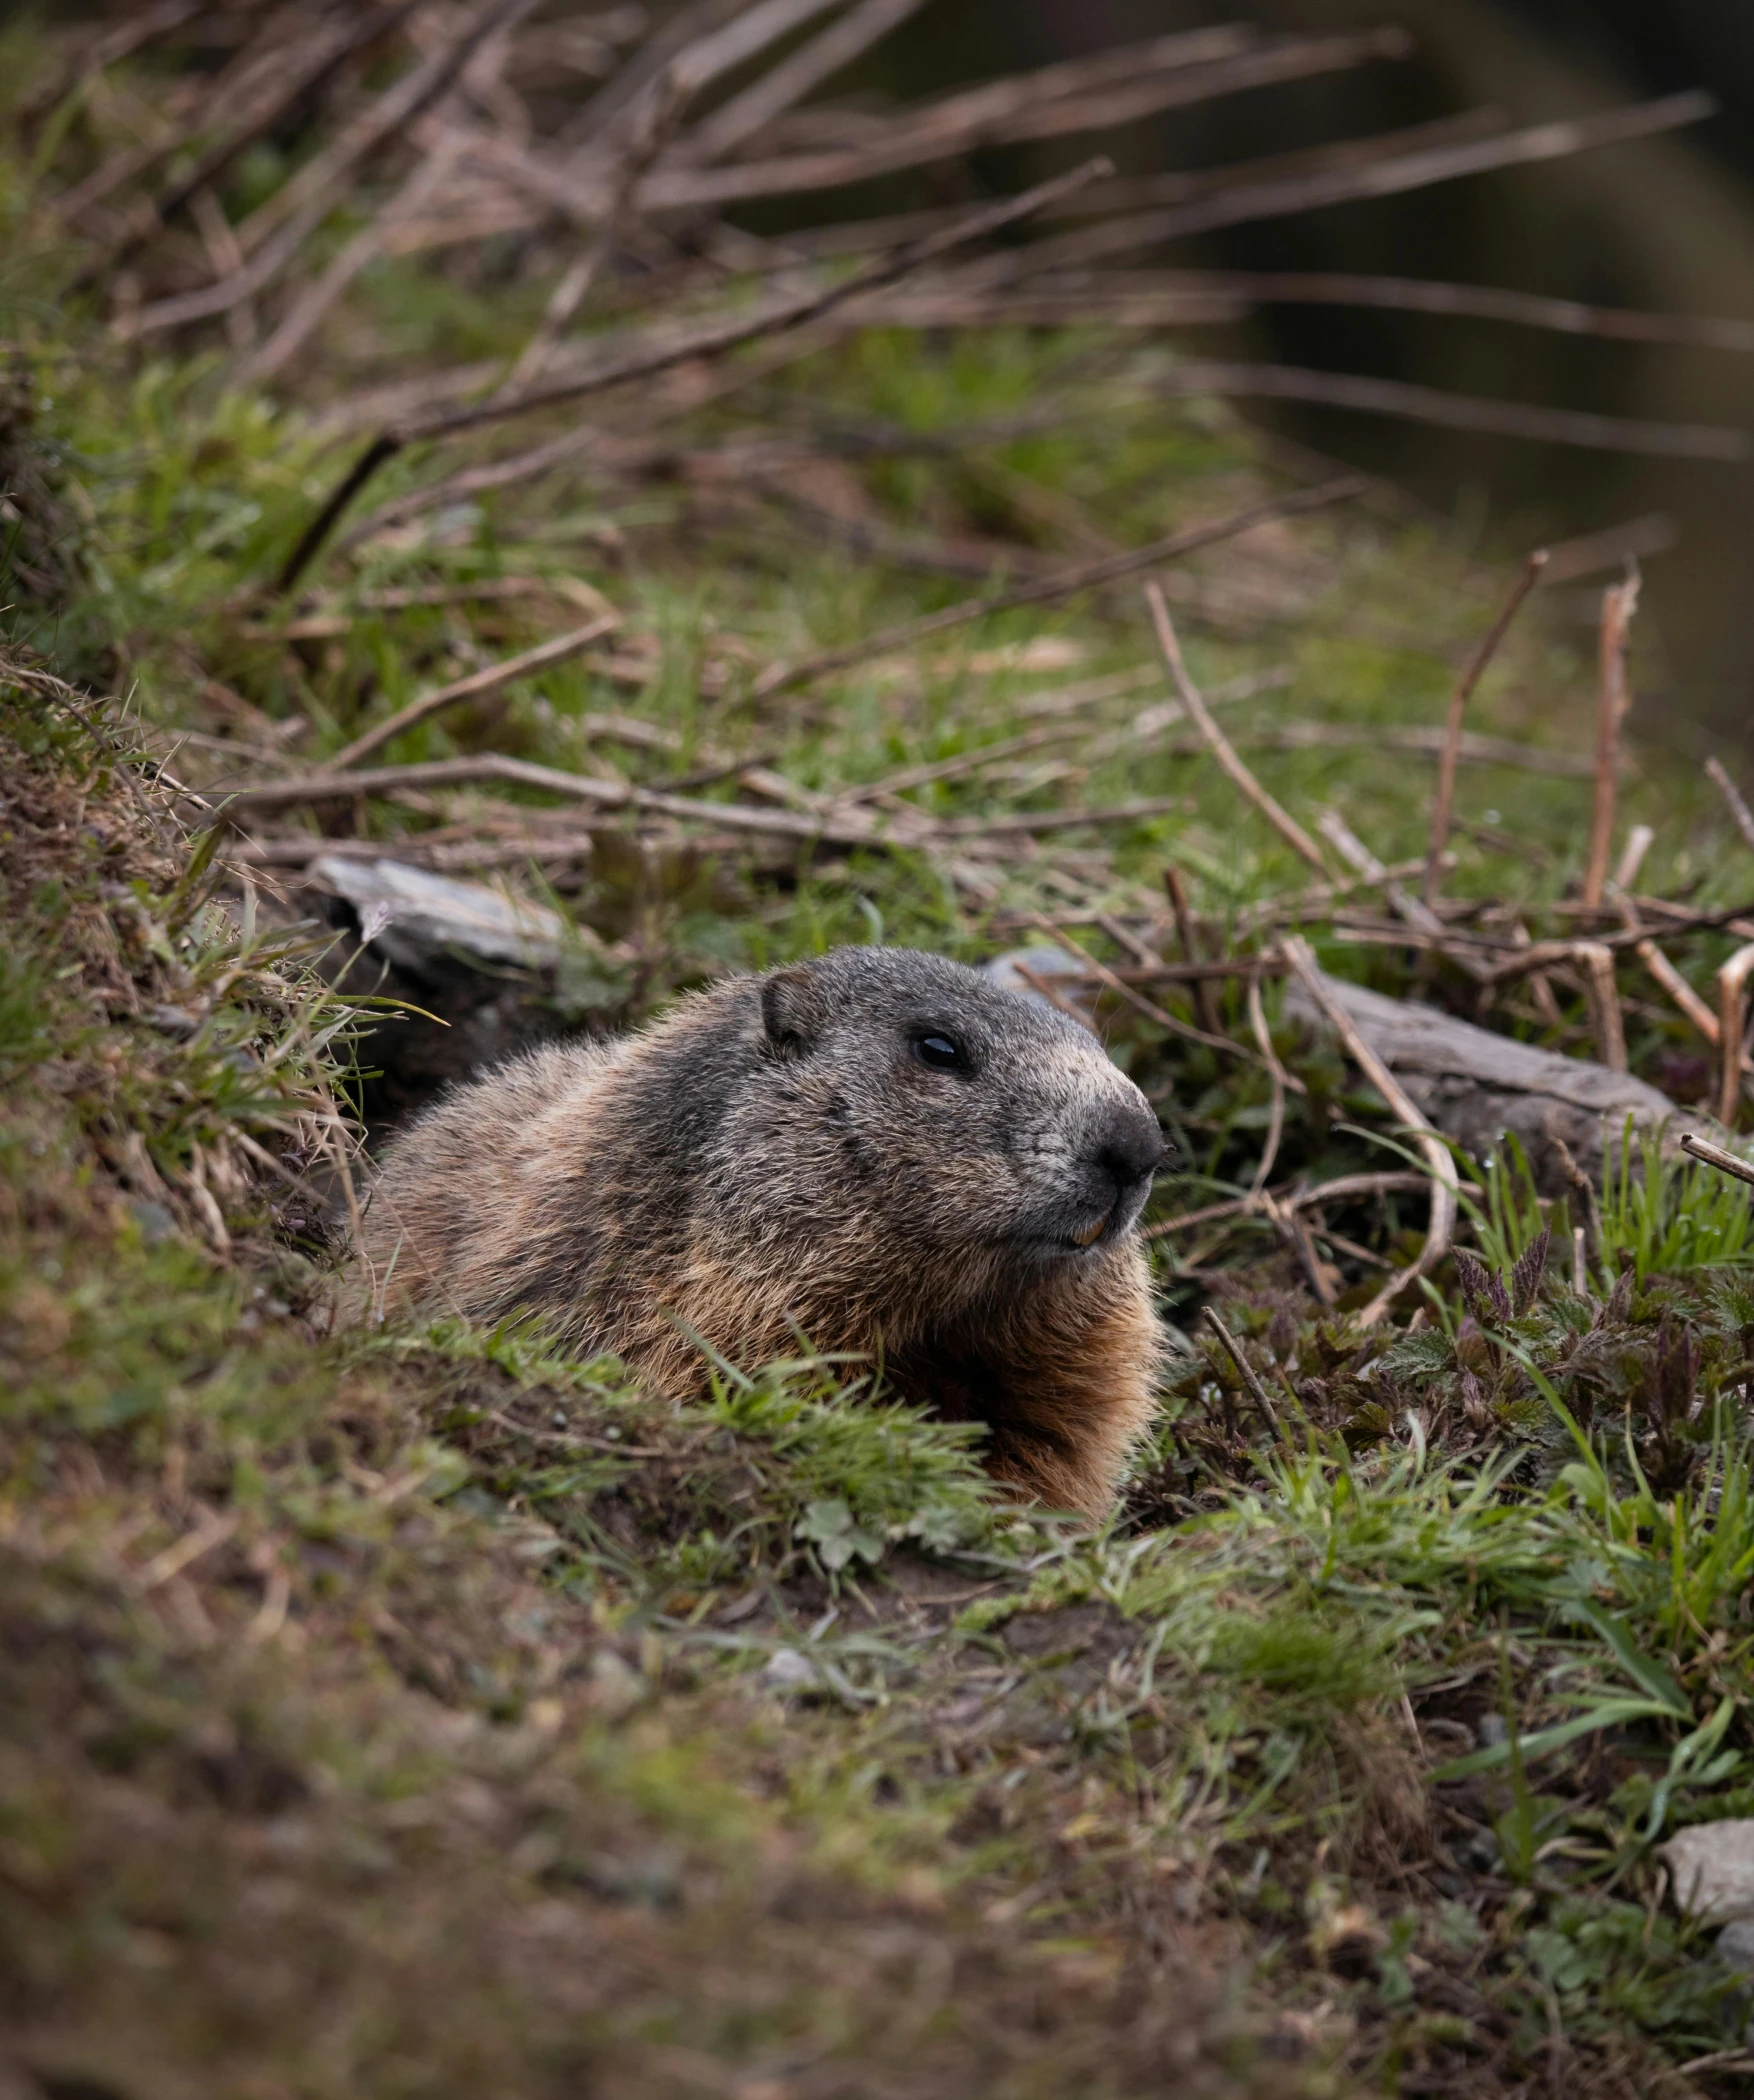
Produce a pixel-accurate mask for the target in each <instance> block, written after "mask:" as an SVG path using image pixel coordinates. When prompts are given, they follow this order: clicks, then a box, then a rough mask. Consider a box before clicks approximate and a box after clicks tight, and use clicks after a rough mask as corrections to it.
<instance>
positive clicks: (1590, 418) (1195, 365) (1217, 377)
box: [1155, 359, 1751, 463]
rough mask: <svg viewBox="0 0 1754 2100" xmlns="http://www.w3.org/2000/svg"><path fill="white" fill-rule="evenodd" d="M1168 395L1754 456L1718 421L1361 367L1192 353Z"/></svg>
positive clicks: (1638, 448) (1160, 384)
mask: <svg viewBox="0 0 1754 2100" xmlns="http://www.w3.org/2000/svg"><path fill="white" fill-rule="evenodd" d="M1155 391H1156V392H1157V393H1159V394H1164V395H1181V394H1218V395H1221V396H1223V397H1225V398H1226V399H1245V398H1249V397H1254V398H1258V399H1264V400H1271V401H1310V402H1314V403H1316V404H1317V405H1318V406H1321V407H1326V408H1344V409H1354V410H1357V411H1358V412H1359V413H1361V414H1363V415H1375V416H1395V417H1399V418H1401V419H1403V420H1405V421H1407V422H1412V423H1433V424H1436V425H1438V426H1439V427H1440V428H1442V429H1445V430H1472V431H1480V432H1484V433H1486V434H1487V435H1490V436H1495V437H1512V438H1526V439H1528V440H1530V441H1531V442H1532V443H1535V444H1544V445H1579V446H1583V447H1584V448H1586V449H1588V450H1597V451H1604V452H1633V453H1640V454H1643V455H1646V456H1648V457H1651V458H1657V459H1715V460H1723V461H1727V462H1731V463H1734V462H1737V461H1740V460H1745V459H1747V458H1748V456H1749V453H1750V449H1751V448H1750V443H1749V438H1748V433H1747V432H1746V431H1745V430H1737V429H1735V428H1733V427H1731V426H1729V425H1726V424H1716V423H1648V422H1643V421H1641V420H1639V419H1638V418H1636V417H1632V416H1598V415H1592V414H1589V413H1587V412H1586V411H1584V410H1582V409H1575V408H1539V407H1536V406H1535V405H1534V404H1533V403H1531V402H1527V401H1498V400H1490V399H1486V398H1483V397H1481V396H1479V395H1476V394H1449V393H1445V392H1443V390H1442V389H1441V388H1438V387H1430V386H1416V385H1413V384H1412V383H1410V382H1409V381H1406V380H1400V379H1370V378H1366V377H1364V376H1362V375H1361V374H1358V373H1354V372H1322V371H1313V370H1309V369H1307V368H1305V367H1302V366H1298V365H1253V364H1223V363H1218V362H1216V361H1214V362H1210V363H1208V362H1204V361H1202V360H1199V359H1190V360H1188V362H1187V363H1185V364H1181V365H1178V366H1177V367H1176V369H1175V370H1174V371H1173V372H1172V373H1170V374H1169V376H1168V377H1167V378H1164V379H1160V380H1158V381H1157V382H1155Z"/></svg>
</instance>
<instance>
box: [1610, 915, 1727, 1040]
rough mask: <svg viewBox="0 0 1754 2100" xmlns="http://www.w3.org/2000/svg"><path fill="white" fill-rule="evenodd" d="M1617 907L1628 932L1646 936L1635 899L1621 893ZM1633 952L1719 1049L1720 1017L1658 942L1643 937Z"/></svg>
mask: <svg viewBox="0 0 1754 2100" xmlns="http://www.w3.org/2000/svg"><path fill="white" fill-rule="evenodd" d="M1616 887H1618V885H1617V886H1616ZM1615 904H1616V906H1617V908H1618V910H1619V913H1620V920H1621V924H1622V925H1623V926H1624V927H1625V928H1626V930H1627V931H1628V932H1629V933H1638V934H1640V935H1643V933H1644V928H1643V927H1642V926H1641V925H1640V923H1639V917H1638V907H1637V906H1636V905H1635V904H1634V903H1633V901H1632V899H1631V898H1630V897H1628V896H1626V895H1625V894H1624V893H1623V892H1622V893H1621V894H1620V895H1618V896H1617V897H1616V898H1615ZM1632 952H1633V954H1634V955H1636V956H1637V957H1638V959H1639V961H1640V962H1641V963H1643V965H1644V967H1645V969H1646V970H1647V971H1648V972H1649V973H1650V975H1651V976H1652V977H1653V978H1654V979H1655V980H1656V982H1657V983H1658V984H1659V985H1661V986H1662V988H1663V990H1664V991H1665V992H1667V994H1668V995H1669V997H1670V998H1671V999H1672V1000H1673V1001H1674V1003H1675V1004H1676V1006H1678V1007H1679V1008H1680V1010H1681V1011H1682V1013H1684V1014H1685V1015H1686V1016H1687V1018H1688V1020H1689V1021H1691V1022H1692V1023H1693V1025H1694V1027H1695V1028H1697V1029H1698V1030H1699V1033H1700V1034H1701V1035H1702V1036H1704V1038H1705V1040H1706V1041H1707V1042H1708V1043H1709V1044H1710V1045H1711V1047H1712V1048H1713V1049H1714V1050H1715V1049H1716V1048H1717V1047H1718V1025H1717V1015H1716V1014H1714V1013H1713V1012H1712V1010H1711V1008H1710V1007H1709V1006H1707V1005H1706V1003H1705V1001H1704V1000H1703V999H1702V998H1700V996H1699V994H1698V993H1697V992H1696V991H1695V990H1694V989H1693V987H1692V986H1691V985H1690V984H1689V983H1688V982H1687V980H1686V978H1685V977H1683V976H1682V975H1681V973H1680V971H1679V970H1677V969H1676V967H1675V965H1674V964H1673V963H1672V962H1670V960H1669V958H1668V957H1667V956H1666V955H1665V954H1664V953H1663V951H1662V950H1661V949H1660V948H1659V947H1658V946H1657V944H1656V942H1655V941H1654V940H1651V939H1649V938H1648V937H1646V938H1642V939H1640V940H1639V942H1638V943H1637V945H1636V946H1635V947H1634V949H1633V951H1632Z"/></svg>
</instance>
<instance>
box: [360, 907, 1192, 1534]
mask: <svg viewBox="0 0 1754 2100" xmlns="http://www.w3.org/2000/svg"><path fill="white" fill-rule="evenodd" d="M1163 1151H1164V1146H1163V1139H1162V1135H1161V1133H1160V1131H1159V1129H1158V1125H1157V1119H1156V1117H1155V1116H1154V1115H1153V1114H1152V1112H1151V1109H1150V1107H1149V1105H1148V1104H1147V1103H1146V1101H1145V1098H1144V1096H1143V1095H1142V1094H1141V1093H1140V1092H1139V1090H1138V1088H1137V1087H1135V1086H1134V1085H1133V1083H1132V1082H1131V1080H1129V1079H1127V1078H1126V1077H1125V1076H1124V1074H1122V1073H1121V1072H1120V1071H1118V1070H1117V1069H1116V1068H1115V1066H1114V1065H1113V1064H1111V1063H1110V1062H1109V1060H1108V1058H1107V1057H1106V1056H1105V1055H1104V1053H1103V1051H1102V1049H1101V1047H1100V1045H1099V1044H1098V1043H1097V1042H1096V1041H1095V1039H1094V1038H1093V1037H1092V1036H1090V1035H1089V1034H1088V1033H1087V1032H1086V1031H1085V1030H1084V1029H1082V1028H1080V1027H1079V1026H1078V1025H1077V1023H1076V1022H1074V1021H1072V1020H1070V1019H1068V1018H1066V1017H1065V1016H1063V1015H1060V1014H1058V1013H1055V1012H1054V1011H1053V1010H1052V1009H1051V1008H1048V1007H1046V1006H1044V1005H1042V1004H1040V1003H1039V1002H1037V1001H1034V1000H1030V999H1026V998H1024V997H1022V996H1020V995H1019V994H1017V993H1015V992H1009V991H1005V990H1001V989H1000V988H999V987H997V986H995V985H994V984H992V983H990V982H989V981H988V980H987V979H986V978H984V977H982V976H980V975H979V974H978V973H977V972H975V971H973V970H970V969H967V968H965V967H964V966H963V965H961V964H959V963H952V962H949V961H947V960H945V959H944V958H943V957H941V956H935V955H930V954H926V953H923V952H918V951H914V950H909V949H893V948H842V949H836V950H834V951H833V952H832V953H830V954H828V955H824V956H822V957H820V958H818V959H817V960H816V961H814V962H810V963H807V964H800V965H796V966H793V967H791V968H787V969H782V970H775V971H770V972H769V973H768V974H767V975H765V976H762V977H753V978H737V979H732V980H729V981H728V982H726V983H723V984H720V985H717V986H715V987H714V988H712V989H711V990H709V991H706V992H702V993H697V994H695V995H693V996H692V997H690V998H688V999H685V1000H684V1001H682V1002H681V1003H680V1004H679V1005H678V1006H677V1007H676V1008H675V1010H674V1011H673V1012H672V1013H671V1014H670V1015H669V1016H668V1017H667V1018H665V1019H664V1020H662V1021H660V1022H659V1023H657V1024H656V1025H655V1026H654V1027H652V1028H650V1029H648V1030H647V1031H645V1032H644V1033H643V1034H641V1035H637V1036H633V1037H629V1038H627V1039H625V1040H623V1041H621V1042H619V1043H616V1044H612V1045H609V1046H602V1045H589V1046H581V1047H578V1048H554V1047H550V1048H546V1049H543V1050H538V1051H536V1052H533V1053H532V1054H530V1055H529V1056H527V1057H524V1058H522V1059H519V1060H518V1061H516V1062H514V1063H512V1064H510V1065H507V1066H506V1067H504V1068H503V1069H502V1070H500V1071H498V1072H495V1073H492V1074H489V1075H488V1076H487V1077H486V1078H483V1079H480V1080H477V1081H474V1082H473V1083H471V1084H469V1085H467V1086H464V1087H461V1088H459V1089H458V1090H456V1091H455V1092H453V1093H452V1094H450V1095H449V1096H448V1097H446V1099H444V1100H443V1101H442V1102H440V1103H439V1105H438V1106H437V1107H436V1108H435V1109H433V1110H432V1111H430V1112H429V1113H428V1114H427V1115H426V1116H425V1117H424V1118H423V1119H422V1120H421V1121H420V1122H418V1123H416V1124H415V1125H414V1126H413V1127H412V1128H411V1129H410V1130H409V1131H408V1132H407V1133H406V1134H405V1135H404V1136H402V1137H401V1138H400V1139H398V1140H397V1141H396V1142H395V1143H394V1144H393V1145H392V1147H391V1148H390V1151H389V1153H388V1155H387V1157H386V1159H385V1161H384V1170H383V1177H382V1181H381V1184H380V1186H379V1188H378V1190H377V1193H376V1195H375V1196H374V1198H373V1201H372V1205H371V1210H370V1215H369V1220H368V1226H367V1234H366V1253H367V1256H368V1259H369V1260H370V1262H371V1264H372V1266H373V1269H374V1272H375V1274H376V1276H377V1278H378V1280H379V1282H380V1284H381V1283H382V1282H383V1280H384V1279H385V1278H386V1277H388V1278H389V1279H390V1285H391V1289H392V1290H394V1291H396V1292H398V1293H399V1294H402V1295H405V1296H413V1297H417V1298H421V1299H424V1300H427V1301H428V1302H430V1303H432V1304H434V1305H436V1306H442V1307H447V1308H449V1309H452V1310H455V1311H459V1312H463V1313H466V1314H468V1315H470V1316H472V1317H474V1318H477V1319H484V1320H493V1319H498V1318H502V1317H504V1316H505V1315H506V1314H508V1313H511V1312H513V1311H516V1310H518V1309H520V1308H528V1309H533V1310H536V1311H539V1312H541V1313H542V1314H544V1315H545V1316H546V1317H547V1318H548V1319H549V1320H550V1321H551V1322H552V1323H553V1324H554V1325H555V1326H556V1327H557V1328H558V1329H559V1330H560V1332H561V1333H562V1334H564V1335H565V1336H566V1337H567V1339H568V1340H569V1341H570V1342H571V1343H573V1344H574V1345H575V1346H577V1347H580V1348H583V1349H588V1350H592V1351H597V1350H602V1351H612V1352H614V1353H616V1354H618V1355H620V1356H622V1357H624V1358H625V1359H626V1360H627V1361H628V1362H629V1363H630V1364H632V1365H634V1366H635V1367H636V1368H637V1369H638V1370H640V1372H641V1373H642V1374H643V1375H644V1376H645V1377H646V1378H647V1379H648V1381H650V1382H652V1383H655V1384H657V1385H658V1386H660V1387H661V1388H663V1389H665V1390H668V1391H672V1392H676V1393H679V1394H685V1393H687V1392H689V1391H690V1390H699V1389H700V1387H701V1385H702V1383H703V1381H704V1376H705V1369H706V1367H705V1362H704V1359H703V1356H702V1352H701V1350H700V1347H699V1343H700V1342H702V1341H704V1342H706V1343H707V1344H709V1345H710V1346H711V1348H713V1349H714V1350H717V1351H718V1352H720V1353H721V1354H722V1355H724V1356H726V1357H728V1358H730V1359H731V1360H732V1361H734V1362H738V1363H741V1364H746V1365H753V1364H757V1363H760V1362H762V1361H766V1360H771V1359H773V1358H776V1357H780V1356H788V1355H795V1354H796V1353H797V1350H798V1347H799V1337H800V1335H802V1336H804V1337H805V1338H807V1340H808V1342H809V1343H810V1344H811V1345H812V1346H813V1347H814V1348H815V1349H817V1350H819V1351H820V1352H822V1353H823V1354H825V1355H827V1354H844V1353H851V1354H856V1355H863V1356H869V1357H874V1358H876V1357H880V1358H881V1361H882V1364H883V1368H884V1375H885V1379H886V1382H887V1383H888V1385H889V1387H890V1388H891V1390H893V1391H896V1392H898V1393H899V1394H900V1395H901V1396H902V1397H904V1398H907V1399H910V1400H914V1401H918V1402H922V1403H924V1404H927V1405H929V1406H930V1407H932V1408H933V1409H934V1410H935V1411H936V1412H937V1413H939V1414H940V1415H943V1416H945V1417H948V1418H950V1419H954V1420H976V1421H980V1422H983V1423H985V1424H986V1425H987V1428H988V1431H989V1439H988V1444H987V1447H986V1457H987V1461H988V1464H989V1466H990V1468H991V1470H992V1471H993V1472H994V1473H996V1474H997V1475H999V1476H1000V1477H1001V1478H1004V1479H1006V1480H1009V1481H1012V1482H1014V1483H1015V1484H1017V1485H1018V1486H1020V1487H1022V1488H1024V1489H1026V1490H1028V1491H1031V1492H1033V1493H1036V1494H1038V1495H1040V1496H1041V1497H1042V1499H1043V1500H1044V1501H1047V1502H1049V1503H1051V1504H1053V1505H1055V1506H1057V1507H1061V1508H1076V1509H1081V1510H1085V1511H1088V1512H1091V1513H1093V1514H1094V1513H1097V1512H1099V1511H1100V1510H1102V1509H1103V1508H1104V1507H1106V1505H1107V1503H1108V1501H1109V1499H1110V1497H1111V1496H1112V1493H1113V1488H1114V1483H1115V1478H1116V1475H1117V1473H1118V1470H1119V1468H1120V1465H1121V1462H1122V1460H1123V1459H1124V1457H1125V1454H1126V1451H1127V1448H1128V1446H1129V1445H1130V1443H1131V1442H1132V1441H1133V1439H1134V1438H1135V1437H1136V1436H1137V1435H1138V1434H1139V1432H1140V1430H1141V1429H1142V1428H1143V1426H1144V1424H1145V1422H1146V1421H1147V1419H1148V1417H1149V1414H1150V1408H1151V1397H1150V1396H1151V1383H1152V1373H1153V1370H1154V1365H1155V1356H1156V1328H1155V1322H1154V1320H1153V1317H1152V1312H1151V1302H1150V1291H1149V1282H1148V1272H1147V1269H1146V1264H1145V1260H1144V1256H1143V1254H1142V1252H1141V1250H1140V1247H1139V1243H1138V1238H1137V1235H1136V1232H1135V1230H1134V1228H1135V1226H1136V1225H1137V1222H1138V1217H1139V1213H1140V1210H1141V1209H1142V1208H1143V1206H1144V1203H1145V1199H1146V1196H1147V1194H1148V1193H1149V1190H1150V1186H1151V1178H1152V1175H1153V1173H1154V1172H1155V1171H1156V1169H1157V1167H1158V1165H1159V1163H1160V1162H1161V1160H1162V1157H1163Z"/></svg>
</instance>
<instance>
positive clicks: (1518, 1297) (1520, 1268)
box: [1510, 1225, 1553, 1320]
mask: <svg viewBox="0 0 1754 2100" xmlns="http://www.w3.org/2000/svg"><path fill="white" fill-rule="evenodd" d="M1552 1244H1553V1228H1552V1226H1551V1225H1543V1226H1542V1227H1541V1230H1540V1232H1539V1233H1538V1234H1537V1235H1536V1237H1535V1238H1534V1239H1532V1240H1531V1241H1530V1242H1529V1244H1528V1245H1527V1246H1526V1247H1525V1248H1524V1249H1523V1251H1522V1255H1521V1257H1520V1258H1519V1260H1518V1262H1517V1265H1516V1267H1515V1268H1514V1269H1512V1270H1511V1272H1510V1297H1511V1304H1512V1306H1513V1307H1514V1308H1515V1311H1516V1316H1517V1318H1518V1319H1519V1320H1520V1319H1521V1318H1522V1316H1523V1314H1524V1313H1526V1312H1527V1311H1528V1309H1529V1308H1530V1306H1532V1305H1533V1304H1534V1302H1535V1299H1536V1298H1537V1297H1538V1296H1539V1294H1540V1289H1541V1282H1542V1279H1543V1278H1544V1277H1545V1275H1546V1273H1547V1254H1548V1250H1549V1249H1550V1248H1551V1246H1552Z"/></svg>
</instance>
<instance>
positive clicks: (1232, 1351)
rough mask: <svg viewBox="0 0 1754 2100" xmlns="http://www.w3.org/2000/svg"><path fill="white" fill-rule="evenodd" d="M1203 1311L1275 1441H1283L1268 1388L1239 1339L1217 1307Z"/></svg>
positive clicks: (1209, 1306) (1206, 1307) (1210, 1307)
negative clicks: (1243, 1350) (1219, 1313)
mask: <svg viewBox="0 0 1754 2100" xmlns="http://www.w3.org/2000/svg"><path fill="white" fill-rule="evenodd" d="M1201 1310H1202V1311H1203V1312H1204V1313H1205V1316H1206V1320H1207V1324H1208V1325H1209V1326H1210V1327H1211V1329H1212V1332H1213V1333H1214V1334H1215V1335H1216V1336H1217V1337H1218V1339H1219V1341H1220V1342H1221V1343H1222V1344H1223V1347H1224V1353H1225V1355H1226V1356H1228V1357H1229V1358H1230V1360H1231V1362H1232V1363H1233V1364H1235V1366H1236V1370H1237V1376H1238V1377H1239V1378H1241V1380H1242V1382H1243V1384H1244V1386H1245V1387H1246V1388H1247V1389H1248V1393H1249V1396H1250V1398H1251V1399H1252V1400H1253V1401H1254V1403H1255V1405H1256V1406H1257V1407H1258V1408H1259V1409H1260V1411H1261V1414H1262V1416H1263V1418H1264V1419H1265V1421H1266V1424H1267V1427H1268V1428H1269V1429H1270V1430H1271V1431H1272V1432H1273V1436H1274V1440H1275V1441H1280V1440H1282V1439H1281V1431H1280V1428H1279V1417H1278V1415H1277V1413H1276V1412H1275V1411H1274V1407H1273V1403H1272V1401H1271V1400H1269V1399H1268V1398H1267V1388H1266V1387H1265V1386H1264V1385H1263V1384H1262V1383H1261V1381H1260V1380H1259V1378H1257V1377H1256V1376H1255V1372H1254V1367H1253V1365H1252V1364H1250V1362H1249V1360H1248V1358H1247V1357H1246V1356H1244V1355H1243V1353H1242V1350H1241V1348H1240V1347H1239V1346H1238V1344H1237V1339H1236V1337H1235V1335H1233V1334H1232V1333H1231V1331H1230V1329H1229V1328H1228V1327H1226V1326H1225V1324H1224V1322H1223V1321H1222V1320H1221V1319H1220V1318H1219V1317H1218V1312H1217V1309H1216V1307H1214V1306H1211V1305H1207V1306H1203V1307H1202V1308H1201Z"/></svg>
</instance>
